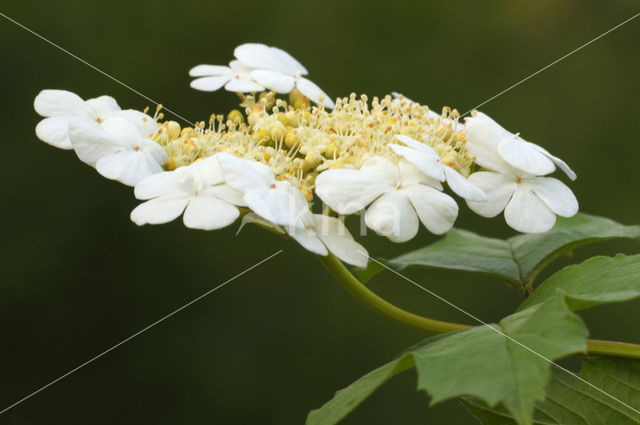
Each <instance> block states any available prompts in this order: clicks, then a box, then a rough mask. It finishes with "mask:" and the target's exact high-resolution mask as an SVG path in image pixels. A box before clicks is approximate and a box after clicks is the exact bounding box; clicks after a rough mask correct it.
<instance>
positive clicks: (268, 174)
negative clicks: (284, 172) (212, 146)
mask: <svg viewBox="0 0 640 425" xmlns="http://www.w3.org/2000/svg"><path fill="white" fill-rule="evenodd" d="M216 157H217V158H218V162H219V163H220V167H221V169H222V175H223V176H224V179H225V181H226V182H227V184H228V185H229V186H231V187H232V188H233V189H235V190H237V191H240V192H245V191H247V190H252V189H255V188H259V187H263V188H268V187H269V186H271V185H272V184H275V182H276V178H275V176H274V174H273V171H271V169H269V167H267V166H266V165H264V164H261V163H259V162H257V161H253V160H251V159H244V158H238V157H236V156H233V155H231V154H228V153H224V152H223V153H219V154H218V155H216Z"/></svg>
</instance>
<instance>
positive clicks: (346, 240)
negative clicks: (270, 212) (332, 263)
mask: <svg viewBox="0 0 640 425" xmlns="http://www.w3.org/2000/svg"><path fill="white" fill-rule="evenodd" d="M287 232H288V233H289V235H290V236H291V237H292V238H293V239H295V240H296V241H297V242H298V243H299V244H300V245H302V246H303V247H304V248H305V249H307V250H309V251H311V252H313V253H315V254H318V255H323V256H324V255H327V254H328V252H327V250H329V251H331V252H332V253H333V254H334V255H335V256H336V257H338V258H339V259H341V260H342V261H344V262H345V263H348V264H351V265H354V266H357V267H361V268H364V267H366V265H367V262H368V260H369V255H368V254H367V250H366V249H365V248H364V247H363V246H362V245H360V244H359V243H358V242H356V241H355V240H354V239H353V237H352V236H351V234H350V233H349V230H347V228H346V227H345V225H344V223H343V222H342V221H341V220H339V219H337V218H334V217H329V216H326V215H323V214H314V215H313V223H311V224H310V225H307V226H306V227H305V228H304V229H299V228H295V227H287Z"/></svg>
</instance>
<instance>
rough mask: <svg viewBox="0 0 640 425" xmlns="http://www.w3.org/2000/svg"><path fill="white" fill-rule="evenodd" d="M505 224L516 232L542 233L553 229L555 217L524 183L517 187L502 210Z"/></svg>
mask: <svg viewBox="0 0 640 425" xmlns="http://www.w3.org/2000/svg"><path fill="white" fill-rule="evenodd" d="M504 218H505V220H506V221H507V224H508V225H509V226H511V227H512V228H513V229H515V230H517V231H518V232H523V233H544V232H547V231H549V230H551V228H552V227H553V225H554V224H555V222H556V215H555V214H554V213H553V211H551V210H550V209H549V207H547V205H546V204H545V203H544V202H542V201H541V200H540V198H538V197H537V196H536V195H535V194H534V193H533V191H532V190H531V187H530V186H529V185H528V184H526V183H521V184H519V185H518V187H517V189H516V191H515V193H514V194H513V197H512V198H511V201H509V204H508V205H507V207H506V208H505V210H504Z"/></svg>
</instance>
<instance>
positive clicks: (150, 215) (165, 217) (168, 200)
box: [131, 196, 189, 226]
mask: <svg viewBox="0 0 640 425" xmlns="http://www.w3.org/2000/svg"><path fill="white" fill-rule="evenodd" d="M188 202H189V198H188V197H186V196H184V197H165V196H163V197H161V198H156V199H152V200H150V201H147V202H144V203H142V204H140V205H138V206H137V207H136V208H135V209H134V210H133V211H131V221H133V222H134V223H136V224H137V225H138V226H142V225H143V224H161V223H168V222H170V221H172V220H175V219H176V218H177V217H179V216H180V214H182V211H184V209H185V207H186V206H187V203H188Z"/></svg>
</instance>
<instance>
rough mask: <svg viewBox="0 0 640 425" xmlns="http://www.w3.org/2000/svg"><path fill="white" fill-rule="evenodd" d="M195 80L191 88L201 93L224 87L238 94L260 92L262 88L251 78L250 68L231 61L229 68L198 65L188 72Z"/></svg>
mask: <svg viewBox="0 0 640 425" xmlns="http://www.w3.org/2000/svg"><path fill="white" fill-rule="evenodd" d="M189 75H190V76H192V77H200V78H196V79H195V80H193V81H192V82H191V87H192V88H194V89H196V90H202V91H216V90H218V89H219V88H220V87H222V86H224V88H225V90H227V91H232V92H240V93H249V92H261V91H264V87H263V86H261V85H260V84H258V83H257V82H256V81H255V80H254V79H253V77H251V68H249V67H247V66H245V65H243V64H242V63H240V61H237V60H233V61H231V62H229V66H220V65H198V66H195V67H193V68H191V70H190V71H189Z"/></svg>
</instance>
